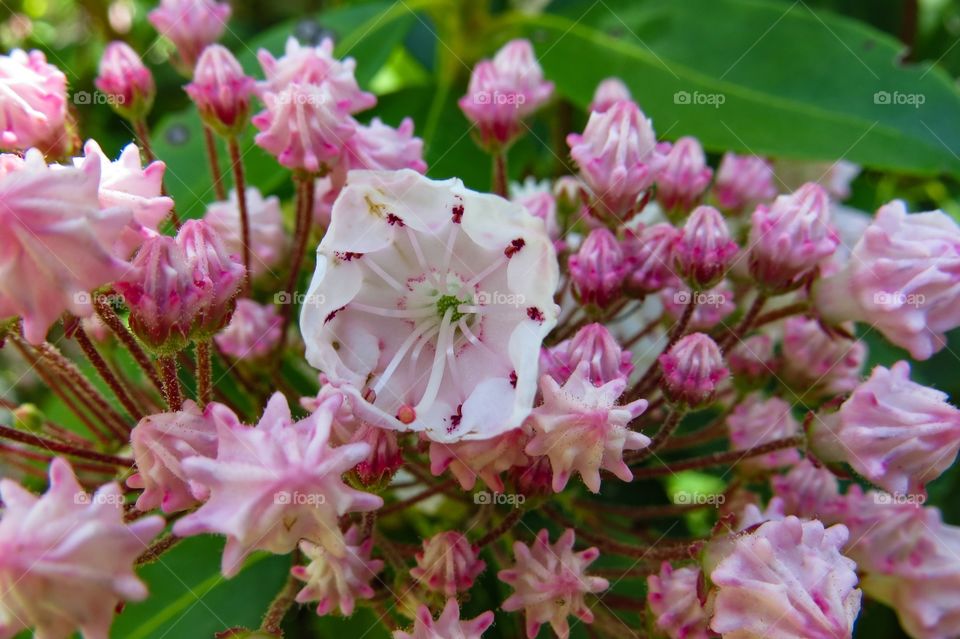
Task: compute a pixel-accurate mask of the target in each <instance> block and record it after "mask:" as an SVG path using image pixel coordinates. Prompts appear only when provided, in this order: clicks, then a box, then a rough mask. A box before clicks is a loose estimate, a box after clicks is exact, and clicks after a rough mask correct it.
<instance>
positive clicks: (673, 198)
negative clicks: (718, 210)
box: [657, 137, 713, 214]
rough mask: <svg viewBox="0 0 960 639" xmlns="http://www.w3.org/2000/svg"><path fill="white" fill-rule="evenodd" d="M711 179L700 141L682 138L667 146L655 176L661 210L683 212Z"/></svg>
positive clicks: (698, 199)
mask: <svg viewBox="0 0 960 639" xmlns="http://www.w3.org/2000/svg"><path fill="white" fill-rule="evenodd" d="M712 178H713V169H711V168H710V167H709V166H707V157H706V155H705V154H704V152H703V147H702V146H700V141H699V140H697V139H696V138H692V137H682V138H680V139H679V140H677V141H676V142H675V143H674V144H673V146H672V147H671V148H670V152H669V153H667V159H666V161H665V162H664V165H663V169H662V170H661V171H660V174H659V175H658V176H657V201H658V202H659V203H660V206H662V207H663V208H664V210H665V211H668V212H673V213H681V214H685V213H687V212H688V211H690V210H691V209H692V208H693V207H694V206H696V204H697V202H699V201H700V196H701V195H703V192H704V191H706V190H707V187H708V186H710V180H711V179H712Z"/></svg>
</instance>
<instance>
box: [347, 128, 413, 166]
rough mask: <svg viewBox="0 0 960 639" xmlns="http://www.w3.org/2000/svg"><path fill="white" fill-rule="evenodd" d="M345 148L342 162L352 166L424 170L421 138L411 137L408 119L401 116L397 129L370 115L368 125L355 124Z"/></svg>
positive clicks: (411, 129)
mask: <svg viewBox="0 0 960 639" xmlns="http://www.w3.org/2000/svg"><path fill="white" fill-rule="evenodd" d="M344 150H345V153H346V156H345V160H344V161H345V162H346V164H347V166H348V167H349V168H351V169H370V170H373V171H399V170H400V169H413V170H414V171H416V172H418V173H426V171H427V163H426V162H424V161H423V140H421V139H420V138H417V137H414V135H413V120H412V119H410V118H404V119H403V122H401V123H400V126H399V127H397V128H393V127H392V126H388V125H386V124H384V123H383V122H382V121H381V120H380V118H373V120H372V121H371V122H370V124H369V125H368V126H365V125H362V124H361V125H358V126H357V128H356V130H355V131H354V133H353V136H352V137H351V138H350V139H349V140H347V143H346V148H345V149H344Z"/></svg>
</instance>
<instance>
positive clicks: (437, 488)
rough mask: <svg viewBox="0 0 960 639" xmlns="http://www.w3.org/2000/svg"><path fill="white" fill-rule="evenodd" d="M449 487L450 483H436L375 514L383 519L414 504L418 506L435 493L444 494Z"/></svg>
mask: <svg viewBox="0 0 960 639" xmlns="http://www.w3.org/2000/svg"><path fill="white" fill-rule="evenodd" d="M449 485H450V482H438V483H436V484H434V485H433V486H430V487H429V488H427V489H425V490H423V491H421V492H419V493H417V494H416V495H414V496H413V497H407V498H406V499H404V500H402V501H397V502H394V503H392V504H387V505H386V506H384V507H383V508H381V509H380V510H379V511H377V512H378V513H379V515H380V516H381V517H385V516H386V515H389V514H391V513H395V512H397V511H398V510H403V509H405V508H408V507H409V506H413V505H414V504H418V503H420V502H421V501H423V500H424V499H428V498H430V497H433V496H434V495H436V494H437V493H440V492H444V490H445V489H446V488H447V487H448V486H449Z"/></svg>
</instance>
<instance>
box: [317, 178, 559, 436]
mask: <svg viewBox="0 0 960 639" xmlns="http://www.w3.org/2000/svg"><path fill="white" fill-rule="evenodd" d="M558 278H559V272H558V266H557V258H556V254H555V252H554V249H553V245H552V243H551V242H550V239H549V237H548V236H547V233H546V230H545V228H544V225H543V222H542V221H541V220H539V219H537V218H535V217H534V216H533V215H530V214H529V213H528V212H527V211H526V210H525V209H524V208H523V207H521V206H519V205H517V204H513V203H510V202H508V201H506V200H504V199H502V198H499V197H497V196H494V195H486V194H480V193H476V192H474V191H470V190H468V189H466V188H465V187H464V186H463V183H462V182H460V180H456V179H451V180H446V181H433V180H429V179H427V178H425V177H423V176H422V175H420V174H419V173H417V172H416V171H411V170H403V171H395V172H379V171H351V172H350V174H349V177H348V180H347V185H346V187H345V188H344V189H343V191H342V193H341V194H340V196H339V197H338V199H337V201H336V203H335V204H334V206H333V214H332V221H331V224H330V228H329V230H328V231H327V234H326V236H325V237H324V239H323V241H322V242H321V243H320V246H319V247H318V248H317V269H316V272H315V273H314V276H313V281H312V283H311V284H310V290H309V291H308V293H307V296H306V298H305V302H304V306H303V312H302V315H301V318H300V327H301V331H302V333H303V337H304V341H305V342H306V347H307V360H308V361H309V362H310V363H311V364H312V365H313V366H315V367H317V368H319V369H320V370H321V371H323V372H324V373H325V374H326V375H327V377H328V378H329V380H330V382H331V383H332V384H334V385H336V386H338V387H340V388H342V389H343V390H344V392H346V393H348V394H350V395H351V396H352V397H354V398H355V402H354V405H355V406H356V409H357V411H358V413H359V414H361V415H362V416H363V419H365V420H366V421H369V422H371V423H374V424H377V425H380V426H382V427H386V428H393V429H398V430H415V431H425V432H426V434H427V435H428V436H429V437H430V438H431V439H433V440H435V441H442V442H452V441H459V440H461V439H486V438H490V437H494V436H496V435H498V434H500V433H502V432H504V431H507V430H510V429H513V428H517V427H519V426H520V425H521V423H522V422H523V420H524V418H526V416H527V415H528V414H529V413H530V410H531V408H532V406H533V400H534V395H535V393H536V388H537V359H538V356H539V350H540V345H541V343H542V341H543V338H544V336H546V335H547V333H548V332H549V331H550V330H551V329H552V328H553V326H554V324H555V323H556V321H557V314H558V312H559V308H558V307H557V305H556V304H555V303H554V301H553V294H554V291H555V290H556V288H557V281H558Z"/></svg>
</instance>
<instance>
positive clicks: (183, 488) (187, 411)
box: [127, 400, 240, 513]
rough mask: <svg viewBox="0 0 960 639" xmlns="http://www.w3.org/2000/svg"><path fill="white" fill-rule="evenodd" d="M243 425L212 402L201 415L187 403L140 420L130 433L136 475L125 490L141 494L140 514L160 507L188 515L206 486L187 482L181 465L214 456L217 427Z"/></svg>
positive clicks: (195, 406)
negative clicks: (191, 459)
mask: <svg viewBox="0 0 960 639" xmlns="http://www.w3.org/2000/svg"><path fill="white" fill-rule="evenodd" d="M219 421H223V422H225V423H229V424H235V425H238V426H239V424H240V421H239V419H238V418H237V416H236V415H235V414H234V413H233V411H232V410H230V409H229V408H228V407H226V406H224V405H223V404H218V403H216V402H213V403H211V404H209V405H207V407H206V408H204V409H203V410H201V409H200V408H199V407H198V406H197V405H196V404H195V403H193V402H192V401H190V400H187V401H185V402H184V404H183V409H182V410H179V411H176V412H172V413H158V414H156V415H149V416H147V417H144V418H143V419H141V420H140V422H139V423H138V424H137V425H136V427H135V428H134V429H133V432H131V434H130V442H131V444H132V445H133V457H134V459H135V460H136V462H137V472H136V473H135V474H134V475H132V476H131V477H130V478H129V479H128V480H127V485H128V486H130V487H131V488H135V489H143V493H142V494H141V495H140V497H139V498H138V499H137V509H138V510H140V511H142V512H147V511H149V510H153V509H154V508H157V507H158V506H159V507H160V508H161V509H163V512H165V513H173V512H177V511H178V510H185V509H187V508H190V507H192V506H194V505H195V504H197V503H199V502H200V501H202V500H203V499H206V497H207V490H206V488H204V487H203V486H201V485H199V484H196V483H191V482H190V481H188V480H187V476H186V473H185V472H184V470H183V460H184V459H186V458H187V457H216V455H217V422H219Z"/></svg>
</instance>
